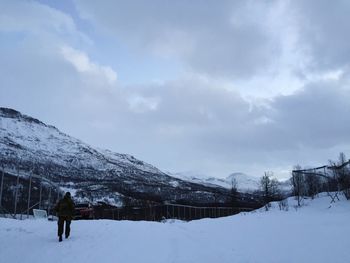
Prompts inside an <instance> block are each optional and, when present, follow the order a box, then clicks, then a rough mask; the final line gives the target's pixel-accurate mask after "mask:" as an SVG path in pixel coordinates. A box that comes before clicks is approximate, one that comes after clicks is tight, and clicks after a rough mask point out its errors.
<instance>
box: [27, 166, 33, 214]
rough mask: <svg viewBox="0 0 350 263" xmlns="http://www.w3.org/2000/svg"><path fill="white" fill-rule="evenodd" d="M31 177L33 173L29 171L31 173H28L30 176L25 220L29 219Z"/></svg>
mask: <svg viewBox="0 0 350 263" xmlns="http://www.w3.org/2000/svg"><path fill="white" fill-rule="evenodd" d="M32 175H33V171H31V172H30V175H29V187H28V203H27V218H29V207H30V194H31V189H32Z"/></svg>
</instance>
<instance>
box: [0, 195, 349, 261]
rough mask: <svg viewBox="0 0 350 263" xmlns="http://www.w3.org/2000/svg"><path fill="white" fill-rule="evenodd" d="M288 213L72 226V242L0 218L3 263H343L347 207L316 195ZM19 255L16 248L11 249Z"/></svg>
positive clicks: (50, 227) (49, 226) (41, 224)
mask: <svg viewBox="0 0 350 263" xmlns="http://www.w3.org/2000/svg"><path fill="white" fill-rule="evenodd" d="M287 202H288V205H289V210H288V211H280V210H279V208H278V203H272V208H271V209H270V211H268V212H266V211H265V210H259V211H255V212H250V213H243V214H238V215H235V216H230V217H225V218H219V219H202V220H197V221H192V222H188V223H185V222H182V221H171V220H169V221H167V222H165V223H154V222H131V221H109V220H97V221H73V223H72V236H71V237H70V238H69V239H68V240H63V242H62V243H58V241H57V237H56V222H50V221H46V220H24V221H19V220H13V219H1V218H0V244H1V246H0V257H1V260H2V261H3V262H13V263H17V262H18V263H19V262H22V261H23V258H25V259H26V260H25V261H26V262H38V260H40V259H42V258H45V259H47V260H49V262H51V263H55V262H67V263H69V262H74V263H80V262H84V263H87V262H115V261H116V260H117V261H118V262H129V263H134V262H135V263H136V262H152V263H157V262H159V263H164V262H173V263H180V262H181V263H190V262H200V263H206V262H208V263H212V262H220V263H232V262H254V263H259V262H261V263H266V262H269V263H280V262H283V263H295V262H300V263H322V262H334V263H345V262H350V251H349V249H348V240H347V239H348V235H347V233H350V225H349V218H350V202H348V201H346V200H345V199H344V198H341V201H337V202H336V203H333V204H332V205H330V198H329V197H328V196H327V195H325V194H321V195H319V197H317V198H316V199H314V200H311V199H305V200H304V204H305V205H304V206H303V207H301V208H298V209H295V208H294V205H295V200H293V198H289V199H288V200H287ZM18 248H21V249H18Z"/></svg>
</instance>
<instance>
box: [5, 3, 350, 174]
mask: <svg viewBox="0 0 350 263" xmlns="http://www.w3.org/2000/svg"><path fill="white" fill-rule="evenodd" d="M349 13H350V1H347V0H344V1H341V0H335V1H328V0H307V1H305V0H293V1H292V0H290V1H288V0H285V1H274V0H265V1H249V0H245V1H243V0H242V1H239V0H237V1H225V0H221V1H211V0H202V1H199V0H198V1H197V0H194V1H185V0H177V1H170V0H128V1H118V0H101V1H94V0H62V1H54V0H52V1H50V0H40V1H39V0H38V1H24V0H23V1H16V0H0V105H1V106H3V107H10V108H14V109H17V110H19V111H21V112H23V113H25V114H28V115H31V116H33V117H36V118H38V119H40V120H42V121H44V122H46V123H48V124H53V125H55V126H57V127H58V128H59V129H61V130H62V131H64V132H66V133H68V134H70V135H73V136H74V137H77V138H79V139H82V140H83V141H85V142H87V143H89V144H91V145H93V146H97V147H100V148H108V149H110V150H113V151H116V152H120V153H128V154H132V155H134V156H135V157H137V158H139V159H141V160H144V161H147V162H149V163H151V164H154V165H155V166H157V167H159V168H160V169H163V170H164V171H170V172H181V171H193V172H198V173H200V174H206V175H210V176H216V177H226V176H227V175H229V174H230V173H232V172H245V173H247V174H250V175H255V176H261V175H262V174H263V172H264V171H273V172H274V174H275V175H276V176H279V177H286V176H288V175H289V172H290V170H291V169H292V167H293V166H294V165H296V164H300V165H302V166H315V165H322V164H326V163H327V162H328V160H329V159H336V158H337V155H338V153H339V152H340V151H342V152H345V154H347V153H349V154H350V150H349V146H350V121H349V120H350V86H349V84H350V68H349V66H350V44H349V43H350V34H349V32H350V16H349Z"/></svg>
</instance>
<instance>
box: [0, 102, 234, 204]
mask: <svg viewBox="0 0 350 263" xmlns="http://www.w3.org/2000/svg"><path fill="white" fill-rule="evenodd" d="M0 161H1V165H3V166H4V168H5V171H6V173H7V174H8V175H16V174H17V172H19V173H20V175H21V178H24V179H26V178H28V176H29V175H30V173H31V171H33V173H34V174H36V175H37V176H39V177H41V176H42V177H43V178H44V179H45V180H46V182H50V183H53V184H54V185H58V187H59V188H60V189H61V190H64V191H71V192H72V193H73V194H74V195H75V196H74V197H75V199H76V200H80V201H89V202H95V203H96V202H98V201H103V202H105V203H108V204H111V205H121V204H123V203H126V202H127V203H128V204H130V203H140V202H146V201H154V202H165V201H169V202H173V203H176V202H180V203H187V204H208V203H225V202H229V200H230V196H229V191H228V190H226V189H224V188H222V187H219V186H213V185H212V186H208V185H201V184H196V183H193V182H188V181H184V180H181V179H178V178H174V177H171V176H169V175H168V174H166V173H164V172H162V171H160V170H159V169H157V168H156V167H154V166H152V165H150V164H147V163H145V162H143V161H141V160H138V159H136V158H134V157H133V156H130V155H127V154H120V153H114V152H111V151H109V150H101V149H96V148H94V147H92V146H90V145H88V144H86V143H84V142H82V141H80V140H78V139H75V138H73V137H71V136H69V135H67V134H64V133H63V132H61V131H60V130H58V129H57V128H55V127H53V126H50V125H47V124H45V123H43V122H41V121H39V120H37V119H35V118H32V117H30V116H27V115H24V114H22V113H20V112H18V111H15V110H13V109H7V108H0ZM18 169H19V171H17V170H18ZM14 179H15V178H14V177H13V180H12V181H8V184H10V185H9V186H7V187H6V189H7V192H6V191H5V195H7V196H8V197H11V196H12V195H13V192H11V189H13V186H14ZM46 192H47V191H46ZM5 199H6V196H5ZM5 201H6V200H5ZM8 202H9V203H10V202H11V200H10V199H8ZM12 203H13V202H12Z"/></svg>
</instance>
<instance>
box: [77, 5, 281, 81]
mask: <svg viewBox="0 0 350 263" xmlns="http://www.w3.org/2000/svg"><path fill="white" fill-rule="evenodd" d="M76 3H77V7H78V9H79V11H80V13H81V16H82V17H85V18H86V19H89V20H90V21H92V22H93V23H94V24H95V25H96V26H97V27H98V28H103V29H105V30H106V31H107V32H108V33H110V34H113V35H114V36H115V37H116V38H117V39H118V40H119V41H120V42H122V43H123V42H124V43H126V44H127V45H131V46H134V47H137V48H139V49H146V51H147V52H150V51H151V52H153V53H154V54H157V55H161V56H173V57H175V58H179V59H180V61H181V62H184V63H185V65H186V66H189V67H190V68H193V69H194V70H196V71H199V72H201V73H203V74H209V75H215V76H218V77H226V78H227V77H228V78H231V77H236V78H237V77H238V78H246V77H250V76H252V75H253V74H255V73H257V72H260V71H265V70H266V69H267V68H268V66H269V65H270V64H272V63H273V62H274V61H275V59H271V58H272V57H276V56H279V54H280V52H281V50H280V42H279V39H278V38H275V37H274V35H273V34H272V32H271V28H269V26H270V25H267V20H268V18H269V15H270V14H271V13H272V12H273V10H274V1H269V2H268V4H267V3H266V4H265V3H258V4H256V5H253V4H252V2H251V1H220V4H218V3H216V2H214V1H209V2H206V3H205V4H203V3H202V2H197V1H190V2H189V1H182V0H181V1H158V0H157V1H151V2H150V1H127V2H126V1H103V2H101V3H100V2H99V3H97V2H95V1H76ZM255 3H256V2H255Z"/></svg>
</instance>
